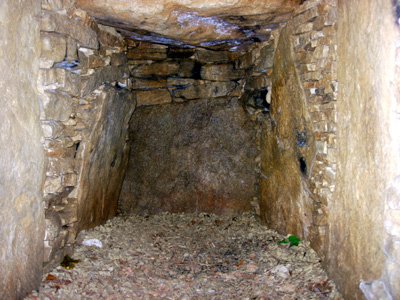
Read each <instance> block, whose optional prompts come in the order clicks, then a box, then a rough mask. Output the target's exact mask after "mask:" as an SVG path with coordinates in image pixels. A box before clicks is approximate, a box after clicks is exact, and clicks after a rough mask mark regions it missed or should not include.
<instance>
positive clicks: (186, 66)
mask: <svg viewBox="0 0 400 300" xmlns="http://www.w3.org/2000/svg"><path fill="white" fill-rule="evenodd" d="M195 68H196V67H195V63H194V61H192V60H189V59H183V60H179V70H178V76H179V77H183V78H191V77H193V76H194V75H193V73H194V71H195V70H196V69H195Z"/></svg>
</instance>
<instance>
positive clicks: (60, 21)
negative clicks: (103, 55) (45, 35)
mask: <svg viewBox="0 0 400 300" xmlns="http://www.w3.org/2000/svg"><path fill="white" fill-rule="evenodd" d="M41 30H42V31H48V32H59V33H63V34H67V35H69V36H70V37H72V38H74V39H76V40H77V41H78V42H79V43H80V44H81V45H82V46H83V47H87V48H92V49H97V48H98V47H99V43H98V40H97V35H96V32H94V31H93V30H92V29H91V28H90V27H89V26H86V25H85V24H81V23H79V22H75V21H74V20H73V19H71V18H69V17H67V16H64V15H61V14H58V13H55V12H52V11H45V10H43V13H42V23H41Z"/></svg>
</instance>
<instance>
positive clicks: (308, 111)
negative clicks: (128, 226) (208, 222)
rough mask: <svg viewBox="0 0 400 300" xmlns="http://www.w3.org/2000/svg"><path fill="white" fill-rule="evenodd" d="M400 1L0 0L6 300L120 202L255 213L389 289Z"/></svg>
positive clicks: (346, 286) (350, 292) (360, 291)
mask: <svg viewBox="0 0 400 300" xmlns="http://www.w3.org/2000/svg"><path fill="white" fill-rule="evenodd" d="M397 2H398V1H384V0H375V1H373V0H365V1H364V0H351V1H342V0H305V1H304V0H260V1H251V0H221V1H215V0H202V1H200V0H184V1H176V0H159V1H147V0H134V1H127V0H96V1H93V0H21V1H12V0H3V1H2V4H1V5H0V16H1V18H0V20H1V21H0V87H1V90H2V97H1V98H0V101H1V107H2V109H1V111H0V112H1V118H0V132H1V134H0V139H1V143H0V153H2V154H1V156H0V183H1V189H0V203H1V205H2V210H1V211H0V240H1V241H2V243H1V246H0V254H1V255H0V257H1V258H0V259H1V265H2V272H1V275H0V291H1V293H0V299H7V300H8V299H23V298H24V296H26V294H27V293H29V292H30V291H32V290H34V289H38V288H39V286H40V282H41V280H42V274H43V272H48V271H50V270H52V269H53V268H54V267H56V266H57V265H58V264H59V263H60V262H61V261H62V259H63V258H64V257H65V255H72V254H73V251H74V245H75V243H76V237H77V234H78V233H79V232H81V231H83V230H87V229H90V228H93V227H95V226H98V225H101V224H104V223H105V222H106V221H107V220H109V219H111V218H113V217H115V216H116V215H117V214H118V213H119V214H122V215H124V214H125V215H128V214H130V215H140V214H142V215H146V214H158V213H163V212H171V213H175V212H196V213H200V212H205V213H216V214H220V215H222V214H226V215H229V214H239V213H243V212H249V211H250V212H253V213H254V214H255V215H256V216H257V218H258V220H259V221H260V222H262V224H264V225H266V227H265V228H266V229H267V228H271V229H275V230H277V231H278V232H279V233H281V234H293V235H295V236H297V237H299V238H300V239H301V240H302V241H307V242H309V243H310V245H311V246H312V248H313V249H314V250H315V251H316V252H317V253H318V255H319V257H320V258H321V262H322V265H323V267H324V268H325V270H326V271H327V273H328V275H329V276H330V277H331V278H332V279H333V280H334V281H335V284H336V285H337V287H338V289H339V291H340V292H341V293H342V294H343V296H344V298H345V299H364V298H366V299H400V288H399V286H400V285H399V284H398V283H399V282H400V271H399V270H400V244H399V240H400V192H399V190H400V183H399V182H400V180H399V176H400V156H399V153H400V151H399V150H400V135H399V134H398V133H399V132H400V124H399V113H400V100H399V99H400V95H399V91H400V89H399V86H400V85H399V81H398V78H400V76H399V63H398V61H399V59H398V56H399V47H398V45H399V37H400V34H399V22H398V18H399V15H398V11H399V4H398V3H397Z"/></svg>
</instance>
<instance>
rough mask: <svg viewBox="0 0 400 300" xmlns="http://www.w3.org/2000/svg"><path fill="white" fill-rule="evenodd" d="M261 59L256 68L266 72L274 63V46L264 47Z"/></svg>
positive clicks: (255, 69) (257, 70)
mask: <svg viewBox="0 0 400 300" xmlns="http://www.w3.org/2000/svg"><path fill="white" fill-rule="evenodd" d="M260 55H261V61H260V62H259V63H258V64H257V66H256V67H255V68H254V71H255V72H266V71H267V70H269V69H271V68H272V66H273V65H274V48H273V47H272V46H268V47H264V48H262V49H261V51H260Z"/></svg>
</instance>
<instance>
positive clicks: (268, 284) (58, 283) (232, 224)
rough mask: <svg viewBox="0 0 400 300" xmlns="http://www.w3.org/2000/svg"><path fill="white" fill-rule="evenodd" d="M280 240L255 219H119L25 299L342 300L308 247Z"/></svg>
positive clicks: (90, 234)
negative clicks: (69, 265) (71, 265)
mask: <svg viewBox="0 0 400 300" xmlns="http://www.w3.org/2000/svg"><path fill="white" fill-rule="evenodd" d="M283 238H284V236H282V235H279V234H278V233H276V232H275V231H273V230H269V229H267V228H266V227H265V226H262V225H261V224H260V222H259V221H258V220H256V218H255V217H254V215H253V214H251V213H244V214H241V215H236V216H228V215H226V216H216V215H213V214H206V213H201V214H169V213H164V214H160V215H145V216H120V217H116V218H114V219H112V220H109V221H108V222H107V223H106V224H105V225H103V226H99V227H96V228H94V229H92V230H88V231H83V232H81V233H80V234H79V236H78V239H77V244H76V246H75V253H74V255H73V258H74V259H79V260H81V262H79V263H77V264H76V265H75V268H73V269H64V268H63V267H61V266H59V267H57V268H56V269H54V270H53V271H52V272H50V273H48V274H45V275H44V277H43V278H44V279H43V282H42V284H41V288H40V291H39V292H37V291H34V292H32V293H31V294H29V295H28V296H27V297H26V298H25V299H45V300H54V299H107V300H111V299H342V297H341V296H340V294H339V293H338V292H337V291H336V288H335V285H334V284H333V282H331V281H330V280H328V278H327V275H326V273H325V272H324V271H323V269H322V268H321V265H320V259H319V257H318V256H317V254H316V253H315V252H314V251H313V250H312V249H311V248H310V247H309V245H308V243H305V242H300V244H299V246H298V247H291V248H288V245H287V244H281V245H277V242H279V241H280V240H282V239H283ZM89 239H98V240H99V241H100V242H101V243H102V247H101V248H100V247H98V246H99V245H97V246H96V245H93V246H85V245H83V244H82V242H83V241H84V240H89Z"/></svg>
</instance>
